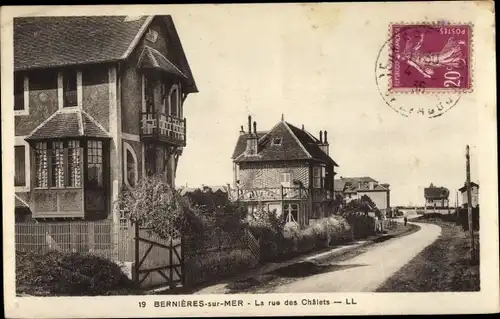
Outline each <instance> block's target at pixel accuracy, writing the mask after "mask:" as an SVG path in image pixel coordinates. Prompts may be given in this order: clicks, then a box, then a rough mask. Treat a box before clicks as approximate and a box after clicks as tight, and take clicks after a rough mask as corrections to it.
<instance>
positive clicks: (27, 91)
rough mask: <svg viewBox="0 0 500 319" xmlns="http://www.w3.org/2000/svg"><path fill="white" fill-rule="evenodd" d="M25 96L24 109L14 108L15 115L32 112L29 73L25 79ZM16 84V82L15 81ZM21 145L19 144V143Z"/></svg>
mask: <svg viewBox="0 0 500 319" xmlns="http://www.w3.org/2000/svg"><path fill="white" fill-rule="evenodd" d="M23 82H24V83H23V87H24V98H23V109H22V110H14V116H21V115H29V114H30V81H29V77H28V75H24V79H23ZM14 85H16V83H14ZM18 146H19V145H18Z"/></svg>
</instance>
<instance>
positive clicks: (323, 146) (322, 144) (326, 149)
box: [319, 131, 330, 156]
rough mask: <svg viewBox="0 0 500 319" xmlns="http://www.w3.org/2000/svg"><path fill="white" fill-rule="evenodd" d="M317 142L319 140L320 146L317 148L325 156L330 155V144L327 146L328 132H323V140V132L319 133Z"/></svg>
mask: <svg viewBox="0 0 500 319" xmlns="http://www.w3.org/2000/svg"><path fill="white" fill-rule="evenodd" d="M319 140H320V144H319V148H321V150H322V151H323V152H325V154H326V155H328V156H329V155H330V144H328V132H327V131H325V134H324V138H323V131H319Z"/></svg>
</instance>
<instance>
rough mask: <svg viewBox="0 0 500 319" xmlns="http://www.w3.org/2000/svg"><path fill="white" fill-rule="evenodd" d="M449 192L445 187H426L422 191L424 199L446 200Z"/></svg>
mask: <svg viewBox="0 0 500 319" xmlns="http://www.w3.org/2000/svg"><path fill="white" fill-rule="evenodd" d="M449 195H450V191H449V190H448V189H447V188H446V187H427V188H425V189H424V196H425V198H426V199H446V198H448V196H449Z"/></svg>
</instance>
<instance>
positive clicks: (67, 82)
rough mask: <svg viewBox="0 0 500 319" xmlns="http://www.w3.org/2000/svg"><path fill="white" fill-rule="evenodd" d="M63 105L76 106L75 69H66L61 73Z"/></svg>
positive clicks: (76, 85) (76, 86)
mask: <svg viewBox="0 0 500 319" xmlns="http://www.w3.org/2000/svg"><path fill="white" fill-rule="evenodd" d="M63 97H64V105H63V106H64V107H72V106H78V84H77V71H75V70H67V71H66V72H64V74H63Z"/></svg>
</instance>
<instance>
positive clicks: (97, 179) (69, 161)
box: [33, 140, 105, 188]
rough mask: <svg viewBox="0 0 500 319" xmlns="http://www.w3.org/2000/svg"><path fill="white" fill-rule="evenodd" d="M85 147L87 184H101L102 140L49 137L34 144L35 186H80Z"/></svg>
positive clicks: (94, 185)
mask: <svg viewBox="0 0 500 319" xmlns="http://www.w3.org/2000/svg"><path fill="white" fill-rule="evenodd" d="M84 148H85V149H86V153H87V158H86V161H85V164H86V176H87V183H86V185H88V186H89V187H91V188H92V187H95V188H103V187H104V181H105V179H104V161H103V158H104V156H103V154H104V151H103V142H102V141H99V140H88V141H86V142H84V143H82V141H80V140H52V141H47V142H45V141H44V142H37V143H35V145H34V149H33V152H34V159H35V163H34V169H35V181H34V183H35V188H81V187H82V185H83V174H82V173H83V172H82V166H83V164H84V158H83V150H84Z"/></svg>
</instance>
